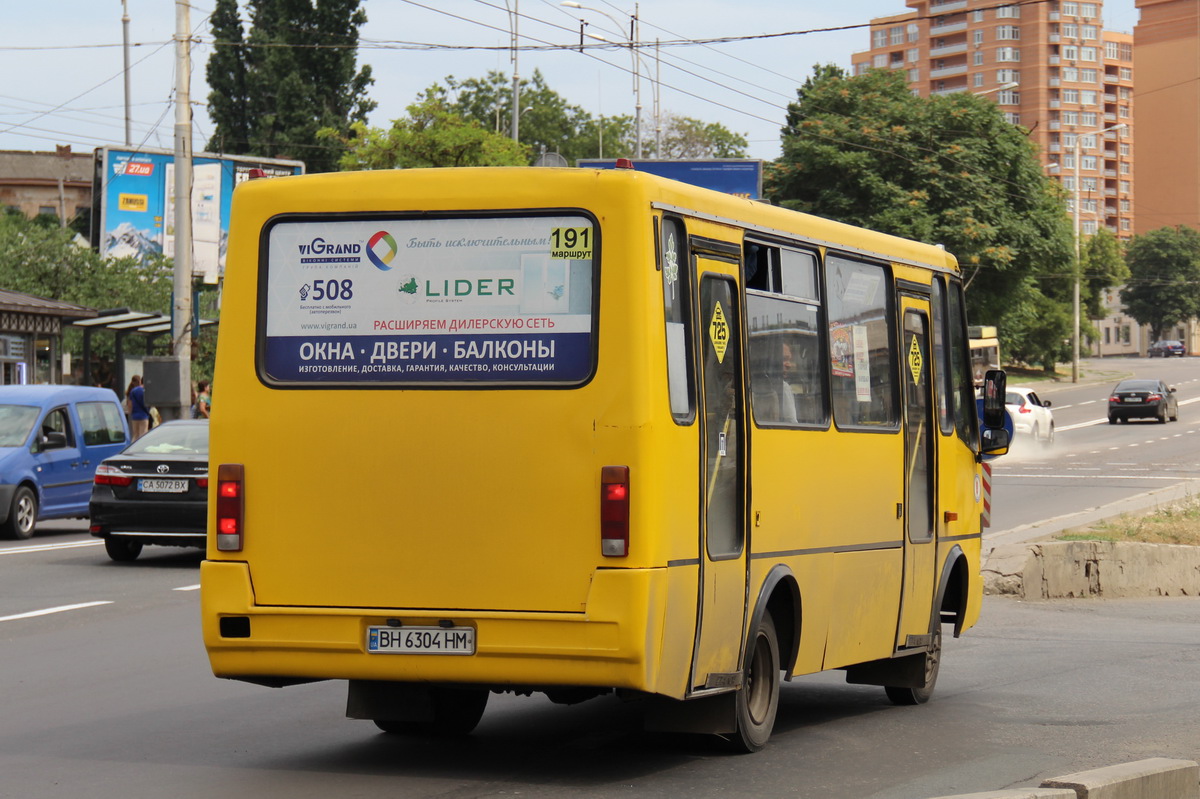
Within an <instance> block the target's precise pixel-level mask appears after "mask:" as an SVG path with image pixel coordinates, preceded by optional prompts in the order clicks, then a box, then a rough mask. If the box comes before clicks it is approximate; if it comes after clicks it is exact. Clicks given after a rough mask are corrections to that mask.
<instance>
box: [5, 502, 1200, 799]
mask: <svg viewBox="0 0 1200 799" xmlns="http://www.w3.org/2000/svg"><path fill="white" fill-rule="evenodd" d="M78 527H79V525H78V523H76V528H78ZM198 563H199V555H198V553H188V552H184V551H177V550H168V549H151V550H148V551H147V553H146V554H144V555H143V556H142V558H141V559H139V560H138V561H137V562H135V563H133V564H114V563H111V562H109V561H108V559H107V558H106V556H105V555H104V552H103V549H102V547H100V546H98V545H96V544H95V543H93V542H92V541H91V540H90V539H88V538H87V536H86V534H85V533H82V532H81V531H80V530H79V529H71V528H70V526H69V523H68V524H65V525H60V526H59V527H58V528H51V527H49V526H48V527H47V528H46V530H45V531H44V532H43V533H42V534H40V535H39V536H37V537H36V538H35V539H34V540H33V541H32V542H3V543H2V544H0V580H2V583H0V584H3V585H4V591H3V592H2V594H0V663H3V675H4V692H3V700H2V701H0V797H12V798H13V799H17V798H18V797H19V798H20V799H57V798H58V797H63V798H64V799H65V798H67V797H70V799H75V798H76V797H82V796H87V797H89V799H108V798H109V797H112V799H129V797H159V796H172V797H180V798H181V799H190V797H196V798H197V799H201V798H203V799H212V797H214V796H220V797H233V798H240V797H247V798H248V797H254V798H255V799H260V798H264V797H289V799H292V798H294V799H305V798H306V797H323V798H324V797H331V796H337V797H349V796H404V797H435V796H436V797H455V798H456V799H461V798H463V797H492V796H525V797H530V796H532V797H551V796H554V797H557V796H582V797H602V796H603V797H611V796H614V795H626V796H639V797H640V796H654V797H657V796H662V797H668V796H669V797H677V796H680V795H688V796H691V797H727V796H730V795H737V796H785V795H786V796H800V797H820V798H821V799H840V797H855V799H863V798H864V797H875V798H880V797H887V798H889V799H891V798H892V797H895V799H927V797H931V796H937V795H941V794H947V793H958V792H968V791H982V790H991V789H997V788H1003V787H1017V786H1029V785H1036V784H1037V783H1038V782H1039V781H1040V780H1042V779H1045V778H1048V777H1052V776H1058V775H1061V774H1065V773H1069V772H1072V771H1076V770H1081V769H1087V768H1095V767H1099V766H1103V765H1110V764H1114V763H1120V762H1126V761H1130V760H1137V759H1141V758H1144V757H1149V756H1156V755H1161V756H1167V757H1177V758H1185V759H1197V758H1200V725H1197V724H1196V723H1195V719H1196V717H1197V715H1198V712H1200V707H1198V705H1200V602H1197V601H1196V600H1193V599H1167V600H1143V601H1111V600H1109V601H1089V602H1049V603H1030V604H1025V603H1021V602H1018V601H1015V600H1011V599H1005V598H997V597H988V598H986V600H985V606H984V613H983V618H982V620H981V623H980V624H979V626H978V627H976V628H975V629H973V630H971V631H969V632H968V633H967V634H966V635H965V636H964V637H963V638H961V639H958V640H950V641H948V642H947V646H946V653H945V662H944V665H943V668H942V672H941V678H940V682H939V685H938V688H937V693H936V694H935V697H934V699H933V701H932V702H930V703H929V704H927V705H924V706H920V707H912V708H899V707H894V706H892V705H891V704H890V703H888V702H887V700H886V698H885V697H884V695H883V691H882V690H881V689H878V688H873V687H868V686H851V685H846V684H845V683H844V682H843V680H842V677H841V675H840V673H831V674H824V675H817V676H813V677H806V678H802V679H799V680H797V681H795V682H793V683H791V684H788V685H786V686H784V690H783V697H782V703H781V709H780V714H779V721H778V723H777V726H776V732H775V736H774V737H773V739H772V741H771V743H770V745H769V746H768V747H767V749H766V750H764V751H763V752H760V753H758V754H756V755H750V756H736V755H731V754H728V753H726V752H725V751H724V750H723V748H722V747H721V746H720V745H719V742H717V741H715V740H714V739H710V738H694V737H687V736H680V737H675V736H661V735H649V734H645V733H642V732H641V731H640V727H639V717H638V714H637V708H636V705H631V704H627V703H622V702H620V701H618V700H616V699H615V698H602V699H598V700H592V701H590V702H586V703H583V704H580V705H577V706H572V707H564V706H557V705H552V704H550V703H549V702H547V701H546V700H544V699H543V698H540V697H514V696H509V695H505V696H493V698H492V702H491V704H490V706H489V710H488V712H487V714H486V715H485V716H484V720H483V722H482V723H481V725H480V726H479V728H478V729H477V731H476V733H475V734H474V735H472V736H471V737H470V738H469V739H466V740H464V741H452V742H447V741H437V740H413V739H406V738H403V737H392V736H387V735H383V734H381V733H379V732H378V731H376V729H375V728H374V726H373V725H371V724H370V723H369V722H362V721H351V720H348V719H345V718H344V717H343V709H344V702H345V689H344V686H343V685H342V684H340V683H319V684H314V685H307V686H295V687H291V688H284V689H269V688H262V687H257V686H252V685H247V684H243V683H236V682H228V681H222V680H217V679H215V678H214V677H212V675H211V672H210V671H209V668H208V664H207V661H206V659H205V655H204V651H203V646H202V644H201V641H200V635H199V630H198V599H199V597H198V592H197V591H196V590H195V585H196V582H197V566H198ZM93 603H104V604H93ZM63 608H71V609H63ZM53 609H59V610H55V611H54V612H45V611H50V610H53ZM32 614H39V615H32Z"/></svg>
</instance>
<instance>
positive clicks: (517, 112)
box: [512, 0, 521, 141]
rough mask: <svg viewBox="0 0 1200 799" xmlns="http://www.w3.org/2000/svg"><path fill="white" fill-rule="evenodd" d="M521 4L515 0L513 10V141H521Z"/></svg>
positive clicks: (518, 0)
mask: <svg viewBox="0 0 1200 799" xmlns="http://www.w3.org/2000/svg"><path fill="white" fill-rule="evenodd" d="M520 8H521V2H520V0H513V10H512V67H513V87H512V140H513V141H520V140H521V79H520V78H519V77H518V76H517V47H518V44H519V41H518V38H517V24H518V23H519V21H520V16H521V12H520Z"/></svg>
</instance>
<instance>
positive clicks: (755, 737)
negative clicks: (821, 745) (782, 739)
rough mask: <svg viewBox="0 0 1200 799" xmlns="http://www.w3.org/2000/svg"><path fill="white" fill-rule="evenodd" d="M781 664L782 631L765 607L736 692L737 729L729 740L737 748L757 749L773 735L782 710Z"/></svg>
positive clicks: (751, 638)
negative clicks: (780, 691) (780, 639)
mask: <svg viewBox="0 0 1200 799" xmlns="http://www.w3.org/2000/svg"><path fill="white" fill-rule="evenodd" d="M779 664H780V659H779V634H778V633H777V632H776V631H775V621H774V619H772V618H771V614H770V612H769V611H766V612H764V613H763V616H762V620H761V621H760V622H759V623H758V628H757V629H756V630H755V631H754V634H753V635H752V636H751V637H750V646H749V647H748V648H747V651H746V665H745V666H744V667H743V669H742V687H741V690H739V691H738V692H737V732H736V733H734V735H733V737H732V738H731V739H730V743H731V744H732V745H733V747H734V749H735V750H736V751H738V752H746V753H749V752H757V751H758V750H760V749H762V748H763V747H764V746H766V744H767V741H768V740H769V739H770V737H771V730H773V729H774V728H775V714H776V713H777V712H778V710H779V669H780V665H779Z"/></svg>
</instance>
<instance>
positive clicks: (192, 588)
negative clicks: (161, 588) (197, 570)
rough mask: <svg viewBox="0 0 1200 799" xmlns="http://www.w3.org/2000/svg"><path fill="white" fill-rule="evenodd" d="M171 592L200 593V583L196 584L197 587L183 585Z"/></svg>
mask: <svg viewBox="0 0 1200 799" xmlns="http://www.w3.org/2000/svg"><path fill="white" fill-rule="evenodd" d="M171 590H172V591H199V590H200V583H196V584H195V585H181V586H179V587H178V588H172V589H171Z"/></svg>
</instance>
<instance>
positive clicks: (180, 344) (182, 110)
mask: <svg viewBox="0 0 1200 799" xmlns="http://www.w3.org/2000/svg"><path fill="white" fill-rule="evenodd" d="M188 2H189V0H175V301H174V307H173V308H172V309H171V311H172V314H171V341H172V348H171V352H172V354H173V355H174V356H175V357H176V358H178V359H179V402H180V406H179V417H178V418H181V419H182V418H184V416H185V413H184V411H185V410H186V409H187V408H188V407H190V405H191V396H192V103H191V72H192V63H191V52H190V51H191V44H192V38H191V36H192V33H191V32H192V25H191V21H190V19H189V11H188V9H189V6H188ZM126 74H128V73H126Z"/></svg>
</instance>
